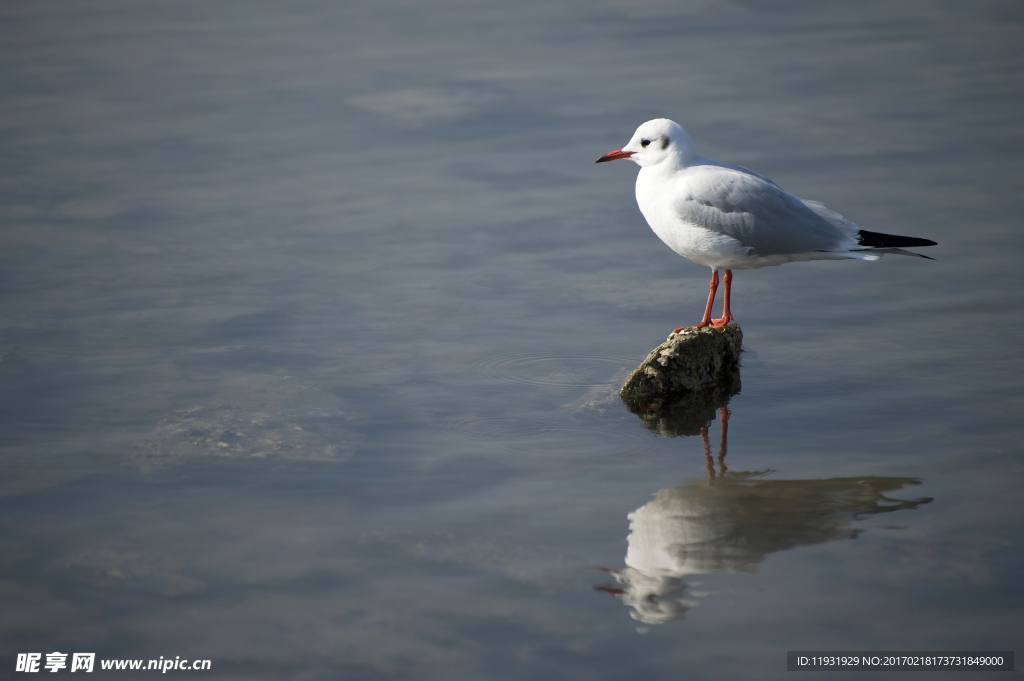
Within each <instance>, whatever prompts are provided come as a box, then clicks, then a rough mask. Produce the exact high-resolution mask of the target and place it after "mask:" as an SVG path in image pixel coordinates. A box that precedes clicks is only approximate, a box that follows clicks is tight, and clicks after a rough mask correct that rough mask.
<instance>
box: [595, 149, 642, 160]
mask: <svg viewBox="0 0 1024 681" xmlns="http://www.w3.org/2000/svg"><path fill="white" fill-rule="evenodd" d="M635 153H636V152H635V151H623V150H622V149H616V150H615V151H609V152H608V153H607V154H605V155H604V156H602V157H601V158H599V159H597V160H596V161H594V163H606V162H607V161H617V160H618V159H620V158H629V157H630V156H632V155H633V154H635Z"/></svg>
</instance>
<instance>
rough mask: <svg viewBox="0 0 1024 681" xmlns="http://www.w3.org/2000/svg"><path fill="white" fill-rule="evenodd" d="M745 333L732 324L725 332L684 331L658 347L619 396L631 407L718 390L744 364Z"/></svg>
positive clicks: (705, 330)
mask: <svg viewBox="0 0 1024 681" xmlns="http://www.w3.org/2000/svg"><path fill="white" fill-rule="evenodd" d="M742 342H743V332H742V331H741V330H740V325H739V324H737V323H736V322H731V323H730V324H728V325H726V326H725V327H724V328H722V329H712V328H710V327H705V328H703V329H693V328H688V329H683V330H682V331H680V332H679V333H674V334H672V335H671V336H669V337H668V340H667V341H665V342H664V343H662V344H661V345H659V346H658V347H656V348H654V350H652V351H651V354H649V355H647V359H645V360H644V361H643V362H641V363H640V366H638V367H637V368H636V369H634V370H633V372H632V373H630V375H629V377H628V378H626V382H625V383H623V384H622V388H621V389H620V390H619V397H621V398H622V400H623V401H624V402H625V403H626V404H627V405H628V404H631V403H632V404H635V403H639V402H647V401H650V400H660V399H665V398H669V397H677V396H682V395H686V394H688V393H703V392H706V391H714V389H715V387H716V386H717V385H718V384H719V383H720V382H722V381H731V380H733V378H732V377H733V376H734V375H735V374H736V367H737V366H739V363H740V345H741V343H742Z"/></svg>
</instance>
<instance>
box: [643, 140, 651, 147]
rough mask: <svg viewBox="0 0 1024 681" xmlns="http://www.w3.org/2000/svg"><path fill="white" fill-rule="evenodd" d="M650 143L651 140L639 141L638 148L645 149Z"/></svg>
mask: <svg viewBox="0 0 1024 681" xmlns="http://www.w3.org/2000/svg"><path fill="white" fill-rule="evenodd" d="M650 143H651V140H640V146H641V147H645V148H646V147H647V145H649V144H650Z"/></svg>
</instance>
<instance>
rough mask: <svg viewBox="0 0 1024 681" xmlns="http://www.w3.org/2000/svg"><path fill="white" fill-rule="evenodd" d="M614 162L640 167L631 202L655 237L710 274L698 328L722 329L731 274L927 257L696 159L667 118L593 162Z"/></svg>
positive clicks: (738, 170) (920, 242) (754, 179)
mask: <svg viewBox="0 0 1024 681" xmlns="http://www.w3.org/2000/svg"><path fill="white" fill-rule="evenodd" d="M620 158H628V159H631V160H633V161H635V162H636V163H637V164H638V165H639V166H640V174H639V175H637V178H636V202H637V204H638V205H639V206H640V212H641V213H643V215H644V217H645V218H647V223H648V224H649V225H650V226H651V229H653V230H654V233H655V234H657V235H658V237H659V238H660V239H661V240H662V241H664V242H665V243H666V244H668V246H669V248H671V249H672V250H673V251H675V252H676V253H678V254H679V255H681V256H683V257H684V258H687V259H689V260H692V261H693V262H695V263H698V264H701V265H707V266H708V267H710V268H711V294H710V295H709V296H708V304H707V307H706V308H705V309H704V318H703V319H701V321H700V324H696V325H695V326H696V327H697V328H701V327H705V326H713V327H715V328H721V327H723V326H725V325H726V324H728V323H729V322H730V321H731V320H732V318H733V317H732V313H731V312H730V309H729V299H730V294H731V292H732V291H731V288H732V271H733V270H751V269H756V268H758V267H768V266H769V265H782V264H783V263H787V262H793V261H795V260H841V259H845V258H857V259H860V260H878V259H879V258H880V257H881V254H882V253H897V254H899V255H912V256H917V257H919V258H927V259H928V260H931V259H932V258H928V256H925V255H920V254H918V253H911V252H910V251H904V250H902V248H901V247H904V246H934V245H935V242H934V241H930V240H928V239H918V238H915V237H909V236H895V235H892V234H879V233H878V232H868V231H866V230H863V229H860V228H858V227H857V225H855V224H853V223H852V222H850V221H849V220H847V219H845V218H844V217H843V216H842V215H840V214H839V213H836V212H834V211H831V210H829V209H828V208H826V207H825V206H824V205H823V204H821V203H818V202H817V201H804V200H802V199H798V198H797V197H795V196H793V195H792V194H788V193H786V192H784V191H783V190H782V189H781V188H780V187H779V186H778V185H777V184H775V183H774V182H772V181H771V180H769V179H768V178H767V177H764V176H763V175H758V174H757V173H755V172H753V171H751V170H747V169H746V168H742V167H740V166H734V165H730V164H728V163H719V162H718V161H712V160H711V159H707V158H703V157H702V156H698V155H697V150H696V149H694V147H693V142H691V141H690V136H689V135H687V134H686V131H685V130H683V129H682V128H681V127H680V126H679V125H678V124H677V123H675V122H674V121H670V120H668V119H667V118H657V119H655V120H653V121H647V122H646V123H644V124H643V125H641V126H640V127H639V128H637V129H636V132H635V133H634V134H633V139H631V140H630V141H629V144H627V145H626V146H624V147H622V148H621V149H616V150H615V151H609V152H608V153H607V154H605V155H604V156H602V157H601V158H599V159H597V162H598V163H604V162H605V161H614V160H616V159H620ZM719 270H724V271H725V273H724V276H723V277H722V279H723V281H724V282H725V308H724V310H723V314H722V317H721V318H720V319H711V306H712V304H713V303H714V302H715V292H716V291H717V290H718V271H719ZM684 328H686V327H682V326H681V327H679V328H678V329H676V330H675V331H673V333H678V332H679V331H681V330H682V329H684Z"/></svg>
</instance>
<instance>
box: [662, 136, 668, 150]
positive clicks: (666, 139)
mask: <svg viewBox="0 0 1024 681" xmlns="http://www.w3.org/2000/svg"><path fill="white" fill-rule="evenodd" d="M666 149H668V138H667V137H662V138H661V150H662V151H665V150H666Z"/></svg>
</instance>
